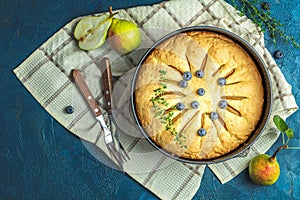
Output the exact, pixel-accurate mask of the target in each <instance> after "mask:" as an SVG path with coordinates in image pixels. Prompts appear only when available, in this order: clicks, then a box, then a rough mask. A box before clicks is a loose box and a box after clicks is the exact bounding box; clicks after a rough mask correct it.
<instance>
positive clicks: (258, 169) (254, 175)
mask: <svg viewBox="0 0 300 200" xmlns="http://www.w3.org/2000/svg"><path fill="white" fill-rule="evenodd" d="M249 175H250V178H251V180H252V181H253V182H255V183H257V184H259V185H273V184H274V183H275V182H276V181H277V179H278V177H279V175H280V166H279V164H278V162H277V160H276V157H272V156H269V155H267V154H260V155H257V156H256V157H254V158H252V160H251V161H250V164H249Z"/></svg>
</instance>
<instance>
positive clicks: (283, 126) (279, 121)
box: [273, 115, 289, 132]
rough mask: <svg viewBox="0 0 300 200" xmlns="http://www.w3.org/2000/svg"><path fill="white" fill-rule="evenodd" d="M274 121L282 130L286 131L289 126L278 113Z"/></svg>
mask: <svg viewBox="0 0 300 200" xmlns="http://www.w3.org/2000/svg"><path fill="white" fill-rule="evenodd" d="M273 122H274V124H275V125H276V127H277V128H278V130H279V131H280V132H285V131H286V130H287V129H288V128H289V127H288V125H287V124H286V123H285V121H284V120H283V119H282V118H281V117H280V116H278V115H275V116H274V117H273Z"/></svg>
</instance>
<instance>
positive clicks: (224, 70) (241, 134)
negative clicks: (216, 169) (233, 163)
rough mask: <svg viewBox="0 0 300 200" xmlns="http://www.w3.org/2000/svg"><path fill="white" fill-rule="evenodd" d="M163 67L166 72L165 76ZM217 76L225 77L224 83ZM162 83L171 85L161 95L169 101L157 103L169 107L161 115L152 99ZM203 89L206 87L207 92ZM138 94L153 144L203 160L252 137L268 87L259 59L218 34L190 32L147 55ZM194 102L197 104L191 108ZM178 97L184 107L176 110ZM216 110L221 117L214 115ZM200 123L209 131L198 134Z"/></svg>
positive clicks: (139, 76)
mask: <svg viewBox="0 0 300 200" xmlns="http://www.w3.org/2000/svg"><path fill="white" fill-rule="evenodd" d="M201 69H202V70H203V71H204V77H203V78H198V77H197V76H196V75H195V74H196V71H197V70H201ZM161 70H163V71H165V72H166V73H165V75H164V79H165V80H163V81H161V80H159V79H160V78H159V77H161V76H162V74H161ZM184 72H191V74H192V79H191V80H189V81H188V86H187V87H186V88H183V87H180V85H179V82H180V81H181V80H183V73H184ZM219 78H225V79H226V84H225V85H224V86H220V85H219V84H218V79H219ZM162 82H163V84H165V85H166V86H167V88H165V89H164V94H163V95H161V96H160V97H163V98H164V99H165V100H166V102H167V104H168V105H167V106H164V105H160V104H159V106H161V107H162V108H163V109H164V110H165V111H164V112H163V114H162V115H160V116H157V111H155V110H154V104H153V102H152V101H151V99H152V98H153V97H155V95H156V94H157V93H155V90H156V89H158V88H161V87H162ZM199 88H203V89H204V90H205V94H204V95H203V96H200V95H198V93H197V91H198V89H199ZM134 97H135V108H136V113H137V117H138V119H139V121H140V123H141V125H142V126H143V128H144V130H145V132H146V133H147V134H148V135H149V137H151V139H152V140H153V142H154V143H156V144H157V145H158V146H160V147H161V148H163V149H164V150H166V151H168V152H169V153H170V154H172V155H175V156H179V157H182V158H187V159H192V160H205V159H213V158H216V157H220V156H222V155H224V154H227V153H229V152H231V151H232V150H234V149H236V148H237V147H238V146H240V145H241V144H243V143H244V142H245V141H246V140H247V139H248V137H249V136H250V135H251V133H252V132H253V130H254V129H255V127H256V125H257V123H258V121H259V119H260V117H261V114H262V109H263V102H264V89H263V85H262V79H261V75H260V73H259V70H258V69H257V66H256V64H255V62H254V61H253V59H252V58H251V56H250V55H249V54H248V53H247V52H246V51H245V50H244V49H243V48H242V47H241V46H240V45H239V44H237V43H236V42H234V41H233V40H231V39H229V38H227V37H225V36H223V35H221V34H218V33H214V32H210V31H192V32H186V33H180V34H177V35H175V36H172V37H171V38H169V39H167V40H165V41H164V42H163V43H161V44H160V45H159V46H157V47H156V48H155V49H154V50H153V51H152V52H151V53H150V54H149V55H148V56H147V58H146V59H145V61H144V62H143V64H142V65H141V67H140V69H139V72H138V74H137V77H136V88H135V92H134ZM221 100H226V102H227V107H226V108H220V106H219V102H220V101H221ZM192 101H198V102H199V107H198V108H196V109H195V108H192V106H191V102H192ZM179 102H181V103H183V104H184V105H185V108H184V110H177V109H174V106H176V105H177V103H179ZM172 108H173V109H172ZM170 111H172V112H173V115H172V117H171V120H172V123H173V124H172V126H171V129H169V130H167V128H166V124H164V123H163V122H162V121H161V117H164V116H166V115H167V113H168V112H170ZM212 112H217V113H218V116H219V117H218V118H217V119H215V120H213V119H212V118H211V117H210V113H212ZM173 128H174V129H175V130H176V132H177V137H176V135H174V134H172V132H171V130H172V129H173ZM200 128H204V129H205V130H206V135H205V136H200V135H199V134H198V130H199V129H200ZM178 136H180V137H179V138H181V139H180V140H178ZM176 138H177V139H176Z"/></svg>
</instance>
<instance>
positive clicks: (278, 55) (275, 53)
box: [274, 50, 284, 59]
mask: <svg viewBox="0 0 300 200" xmlns="http://www.w3.org/2000/svg"><path fill="white" fill-rule="evenodd" d="M283 56H284V54H283V52H282V51H281V50H277V51H275V52H274V57H275V58H277V59H280V58H283Z"/></svg>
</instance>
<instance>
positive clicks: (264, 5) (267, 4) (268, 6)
mask: <svg viewBox="0 0 300 200" xmlns="http://www.w3.org/2000/svg"><path fill="white" fill-rule="evenodd" d="M261 6H262V8H263V9H265V10H270V8H271V4H270V3H269V2H263V3H262V4H261Z"/></svg>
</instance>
